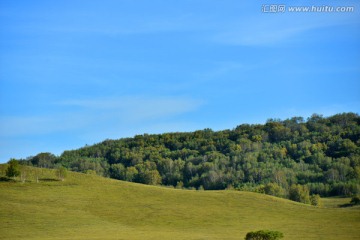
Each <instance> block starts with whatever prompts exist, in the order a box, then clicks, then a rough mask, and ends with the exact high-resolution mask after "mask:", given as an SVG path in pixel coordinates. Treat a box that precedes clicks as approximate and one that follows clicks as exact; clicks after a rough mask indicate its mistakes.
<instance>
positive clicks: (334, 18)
mask: <svg viewBox="0 0 360 240" xmlns="http://www.w3.org/2000/svg"><path fill="white" fill-rule="evenodd" d="M259 12H260V9H259ZM305 14H306V15H305ZM357 17H358V16H357V15H355V14H342V15H340V14H322V15H320V14H316V13H284V14H261V13H259V14H257V15H256V16H251V17H248V18H247V19H245V18H242V19H241V21H233V22H229V23H227V24H226V25H225V27H224V29H223V30H222V31H219V32H217V33H215V35H214V37H213V40H214V41H216V42H219V43H224V44H230V45H241V46H271V45H274V44H282V43H285V42H287V41H289V40H293V39H295V38H298V37H300V38H301V36H302V35H303V34H305V33H308V32H309V31H312V30H317V29H321V28H328V27H334V26H342V25H348V24H358V21H357V20H356V18H357Z"/></svg>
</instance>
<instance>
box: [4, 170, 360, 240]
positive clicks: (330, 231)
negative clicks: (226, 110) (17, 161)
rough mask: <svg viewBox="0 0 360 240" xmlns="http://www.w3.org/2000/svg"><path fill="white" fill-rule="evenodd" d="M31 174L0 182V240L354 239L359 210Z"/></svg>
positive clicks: (359, 221) (242, 194)
mask: <svg viewBox="0 0 360 240" xmlns="http://www.w3.org/2000/svg"><path fill="white" fill-rule="evenodd" d="M0 170H1V169H0ZM34 171H35V170H34ZM37 171H41V174H42V175H41V176H42V178H40V182H39V183H36V181H35V180H34V176H33V175H32V174H29V175H28V180H31V181H28V182H26V183H20V182H16V183H15V182H4V181H2V182H0V199H1V201H0V239H244V236H245V235H246V233H247V232H249V231H253V230H259V229H270V230H278V231H281V232H283V233H284V235H285V238H284V239H356V238H358V237H359V236H360V209H359V208H357V207H356V208H354V207H352V208H334V207H335V206H336V205H335V204H332V201H333V200H332V199H327V200H326V206H329V207H327V208H316V207H312V206H308V205H303V204H299V203H295V202H291V201H288V200H284V199H279V198H274V197H271V196H267V195H261V194H256V193H250V192H237V191H190V190H178V189H169V188H164V187H156V186H148V185H140V184H135V183H128V182H122V181H117V180H112V179H106V178H102V177H98V176H95V175H85V174H80V173H69V174H68V176H67V178H66V179H65V181H55V179H56V174H55V172H54V171H53V170H49V169H42V170H37ZM2 172H3V170H2ZM0 173H1V172H0ZM52 179H53V180H52ZM336 201H338V202H341V200H340V201H339V199H336ZM344 201H345V200H344ZM346 201H347V202H348V199H347V200H346Z"/></svg>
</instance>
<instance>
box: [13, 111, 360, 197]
mask: <svg viewBox="0 0 360 240" xmlns="http://www.w3.org/2000/svg"><path fill="white" fill-rule="evenodd" d="M20 162H21V163H22V164H27V165H33V166H39V167H50V168H51V167H56V166H59V165H61V166H65V167H66V168H68V169H69V170H72V171H78V172H93V173H96V174H98V175H102V176H107V177H111V178H115V179H119V180H125V181H129V182H138V183H145V184H152V185H158V184H160V185H166V186H173V187H180V188H181V187H184V188H188V189H202V188H204V189H207V190H220V189H225V188H235V189H239V190H249V191H264V189H265V190H266V189H268V188H267V186H269V185H268V184H272V185H271V186H270V187H271V188H273V189H272V190H271V191H268V192H269V193H270V194H273V195H276V196H281V197H288V196H289V195H290V193H289V191H290V188H291V186H292V185H302V186H305V188H306V189H308V190H309V192H310V194H319V195H321V196H339V195H345V196H352V195H354V194H358V193H359V191H360V185H359V183H360V116H359V115H358V114H355V113H342V114H336V115H334V116H330V117H323V116H321V115H317V114H314V115H312V116H311V117H310V118H308V119H307V120H306V121H305V120H304V119H303V118H302V117H293V118H290V119H286V120H283V121H282V120H278V119H270V120H268V121H267V123H266V124H263V125H261V124H256V125H249V124H242V125H239V126H237V127H236V128H234V129H232V130H223V131H212V130H211V129H204V130H199V131H195V132H188V133H164V134H151V135H149V134H144V135H137V136H135V137H133V138H123V139H119V140H106V141H104V142H101V143H99V144H95V145H92V146H86V147H83V148H80V149H77V150H72V151H65V152H63V154H61V155H60V156H54V155H53V154H51V153H40V154H38V155H36V156H34V157H29V158H28V159H25V160H21V161H20Z"/></svg>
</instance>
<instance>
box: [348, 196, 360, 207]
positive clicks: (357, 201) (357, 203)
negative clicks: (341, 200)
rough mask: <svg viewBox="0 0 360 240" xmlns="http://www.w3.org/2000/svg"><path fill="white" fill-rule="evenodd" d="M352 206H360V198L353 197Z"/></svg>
mask: <svg viewBox="0 0 360 240" xmlns="http://www.w3.org/2000/svg"><path fill="white" fill-rule="evenodd" d="M350 204H352V205H359V204H360V197H359V196H354V197H352V199H351V201H350Z"/></svg>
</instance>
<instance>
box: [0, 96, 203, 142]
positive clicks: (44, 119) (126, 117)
mask: <svg viewBox="0 0 360 240" xmlns="http://www.w3.org/2000/svg"><path fill="white" fill-rule="evenodd" d="M203 104H204V102H203V101H200V100H196V99H191V98H185V97H143V96H127V97H117V98H106V99H105V98H102V99H71V100H63V101H60V102H56V103H53V104H52V105H53V107H54V108H55V110H56V113H55V114H48V115H41V116H15V117H14V116H3V117H1V118H0V136H2V137H11V136H22V135H23V136H26V135H42V134H50V133H54V132H64V133H65V134H72V133H71V132H69V131H76V132H82V131H86V129H92V131H97V129H101V130H102V131H108V132H109V131H110V129H114V130H116V129H117V128H119V125H122V126H123V128H124V126H126V125H129V126H134V124H143V123H146V122H151V121H166V120H167V119H169V118H170V119H171V118H172V117H176V116H179V115H182V114H185V113H188V112H191V111H194V110H196V109H198V108H199V107H200V106H201V105H203ZM106 129H107V130H106ZM104 138H106V136H104Z"/></svg>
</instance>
